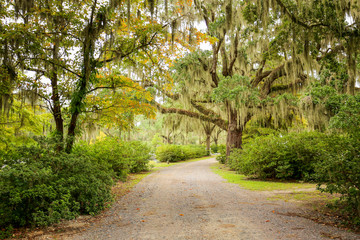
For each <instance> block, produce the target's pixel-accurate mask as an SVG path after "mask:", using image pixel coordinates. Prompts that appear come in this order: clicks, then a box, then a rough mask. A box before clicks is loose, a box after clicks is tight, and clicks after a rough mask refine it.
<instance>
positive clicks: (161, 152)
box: [155, 145, 207, 162]
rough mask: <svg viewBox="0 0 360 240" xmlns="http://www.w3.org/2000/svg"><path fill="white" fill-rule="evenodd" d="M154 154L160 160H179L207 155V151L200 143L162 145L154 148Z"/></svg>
mask: <svg viewBox="0 0 360 240" xmlns="http://www.w3.org/2000/svg"><path fill="white" fill-rule="evenodd" d="M155 154H156V158H157V159H158V160H159V161H160V162H179V161H183V160H186V159H192V158H200V157H204V156H207V151H206V149H205V147H204V146H200V145H183V146H182V145H162V146H159V147H158V148H157V149H156V152H155Z"/></svg>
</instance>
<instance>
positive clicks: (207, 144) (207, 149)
mask: <svg viewBox="0 0 360 240" xmlns="http://www.w3.org/2000/svg"><path fill="white" fill-rule="evenodd" d="M210 140H211V134H210V135H206V151H207V152H208V153H209V154H210Z"/></svg>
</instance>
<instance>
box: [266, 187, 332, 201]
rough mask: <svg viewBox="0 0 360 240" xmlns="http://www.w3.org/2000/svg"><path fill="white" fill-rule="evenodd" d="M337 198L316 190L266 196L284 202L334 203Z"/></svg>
mask: <svg viewBox="0 0 360 240" xmlns="http://www.w3.org/2000/svg"><path fill="white" fill-rule="evenodd" d="M338 199H339V198H338V197H336V196H333V195H331V194H329V193H322V192H320V191H318V190H316V191H310V192H309V191H296V192H290V193H280V194H275V195H273V196H271V197H268V200H274V201H276V200H283V201H285V202H288V201H297V202H313V201H319V202H322V203H326V204H328V203H334V201H336V200H338Z"/></svg>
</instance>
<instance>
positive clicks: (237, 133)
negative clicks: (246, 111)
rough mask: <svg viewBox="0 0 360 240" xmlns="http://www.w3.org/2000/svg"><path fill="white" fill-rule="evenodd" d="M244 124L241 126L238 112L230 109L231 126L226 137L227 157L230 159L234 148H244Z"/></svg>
mask: <svg viewBox="0 0 360 240" xmlns="http://www.w3.org/2000/svg"><path fill="white" fill-rule="evenodd" d="M243 129H244V126H239V124H238V119H237V115H236V112H235V111H234V110H232V109H230V111H229V128H228V134H227V139H226V158H227V159H228V157H229V155H230V153H231V151H232V149H234V148H242V133H243Z"/></svg>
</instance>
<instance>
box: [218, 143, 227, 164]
mask: <svg viewBox="0 0 360 240" xmlns="http://www.w3.org/2000/svg"><path fill="white" fill-rule="evenodd" d="M218 151H219V153H220V155H219V156H217V157H216V160H218V161H219V162H220V163H222V164H225V163H226V145H219V146H218Z"/></svg>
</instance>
